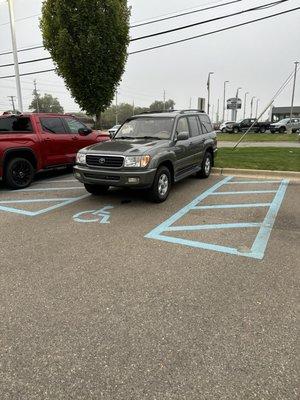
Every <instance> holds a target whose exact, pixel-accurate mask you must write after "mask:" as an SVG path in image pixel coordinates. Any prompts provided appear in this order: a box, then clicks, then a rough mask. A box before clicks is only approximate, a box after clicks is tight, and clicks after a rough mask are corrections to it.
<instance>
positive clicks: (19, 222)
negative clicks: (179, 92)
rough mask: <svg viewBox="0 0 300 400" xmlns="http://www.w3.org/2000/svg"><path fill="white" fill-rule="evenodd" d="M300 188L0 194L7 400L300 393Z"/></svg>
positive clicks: (261, 185) (67, 178)
mask: <svg viewBox="0 0 300 400" xmlns="http://www.w3.org/2000/svg"><path fill="white" fill-rule="evenodd" d="M299 198H300V184H299V183H294V182H289V181H287V180H275V179H274V180H272V179H268V180H266V179H250V178H246V179H245V178H238V177H219V176H212V177H211V178H210V179H208V180H205V181H201V180H198V179H196V178H190V179H187V180H185V181H184V182H181V183H179V184H178V185H176V187H175V188H174V189H173V190H172V192H171V195H170V198H169V200H168V201H167V202H166V203H163V204H159V205H157V204H152V203H149V202H148V201H147V199H146V197H145V196H144V195H143V194H142V193H139V192H131V191H124V190H111V191H110V192H109V193H108V194H107V195H105V196H103V197H93V196H90V195H88V194H87V193H86V191H85V190H84V188H83V186H82V185H81V184H80V183H79V182H77V181H75V180H74V178H73V176H72V175H71V174H59V175H54V176H51V175H50V176H47V177H43V178H40V179H38V180H37V181H36V182H35V183H34V184H33V185H32V186H31V187H30V188H28V189H26V190H22V191H9V190H6V189H5V188H3V187H1V188H0V216H1V222H0V223H1V241H2V244H1V250H0V251H1V269H0V271H1V280H0V285H1V286H0V290H1V302H0V304H1V311H0V312H1V325H0V330H1V334H0V338H1V349H0V393H1V396H0V398H1V400H2V399H18V400H19V399H22V400H23V399H26V400H27V399H28V400H33V399H39V400H40V399H53V400H58V399H105V400H106V399H107V400H118V399H122V400H129V399H134V400H143V399H153V400H154V399H155V400H167V399H176V400H182V399H187V400H192V399H200V400H202V399H205V400H209V399H218V400H219V399H228V400H235V399H236V400H241V399H259V400H263V399H264V400H265V399H268V400H269V399H270V400H275V399H276V400H280V399H282V400H292V399H295V400H296V399H298V393H297V386H298V385H297V372H296V371H297V369H296V344H295V339H296V331H297V327H296V299H297V296H296V292H297V289H298V280H297V279H298V269H297V267H299V259H300V246H299V244H300V203H299Z"/></svg>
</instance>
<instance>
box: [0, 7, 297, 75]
mask: <svg viewBox="0 0 300 400" xmlns="http://www.w3.org/2000/svg"><path fill="white" fill-rule="evenodd" d="M299 9H300V7H295V8H292V9H290V10H285V11H281V12H279V13H276V14H271V15H268V16H265V17H261V18H257V19H254V20H251V21H247V22H243V23H240V24H237V25H231V26H229V27H226V28H222V29H217V30H215V31H211V32H207V33H203V34H201V35H196V36H191V37H189V38H186V39H181V40H176V41H173V42H168V43H164V44H161V45H158V46H153V47H148V48H145V49H142V50H137V51H133V52H131V53H128V55H133V54H139V53H143V52H148V51H151V50H155V49H160V48H163V47H167V46H172V45H174V44H179V43H183V42H187V41H190V40H194V39H198V38H201V37H205V36H210V35H214V34H216V33H220V32H225V31H228V30H231V29H235V28H239V27H241V26H245V25H250V24H252V23H255V22H259V21H263V20H266V19H270V18H274V17H277V16H280V15H284V14H288V13H291V12H294V11H297V10H299ZM53 71H55V68H51V69H47V70H42V71H35V72H27V73H23V74H20V76H29V75H35V74H43V73H46V72H53ZM14 77H15V75H7V76H0V79H7V78H14Z"/></svg>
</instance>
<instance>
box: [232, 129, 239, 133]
mask: <svg viewBox="0 0 300 400" xmlns="http://www.w3.org/2000/svg"><path fill="white" fill-rule="evenodd" d="M232 132H233V133H239V132H240V130H239V128H233V130H232Z"/></svg>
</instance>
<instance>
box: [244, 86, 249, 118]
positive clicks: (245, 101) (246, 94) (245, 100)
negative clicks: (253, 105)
mask: <svg viewBox="0 0 300 400" xmlns="http://www.w3.org/2000/svg"><path fill="white" fill-rule="evenodd" d="M248 94H249V92H246V93H245V99H244V117H243V119H245V118H246V103H247V96H248Z"/></svg>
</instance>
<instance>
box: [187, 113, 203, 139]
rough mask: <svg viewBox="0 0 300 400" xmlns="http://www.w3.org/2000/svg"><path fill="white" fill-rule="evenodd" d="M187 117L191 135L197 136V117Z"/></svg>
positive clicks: (198, 131)
mask: <svg viewBox="0 0 300 400" xmlns="http://www.w3.org/2000/svg"><path fill="white" fill-rule="evenodd" d="M188 119H189V124H190V128H191V136H192V137H195V136H199V135H200V130H199V125H198V122H197V118H196V117H188Z"/></svg>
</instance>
